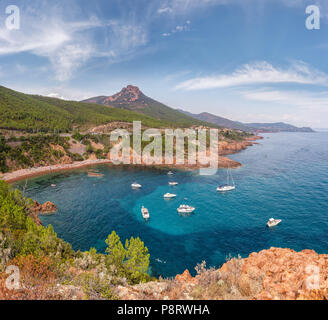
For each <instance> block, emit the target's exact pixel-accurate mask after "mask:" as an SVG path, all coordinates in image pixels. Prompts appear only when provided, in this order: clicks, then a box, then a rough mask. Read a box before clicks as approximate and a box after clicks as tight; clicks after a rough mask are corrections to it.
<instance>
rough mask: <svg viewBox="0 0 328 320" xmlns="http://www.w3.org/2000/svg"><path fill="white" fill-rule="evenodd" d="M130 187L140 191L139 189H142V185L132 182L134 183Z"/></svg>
mask: <svg viewBox="0 0 328 320" xmlns="http://www.w3.org/2000/svg"><path fill="white" fill-rule="evenodd" d="M131 187H132V188H133V189H140V188H142V185H141V184H139V183H136V182H134V183H132V184H131Z"/></svg>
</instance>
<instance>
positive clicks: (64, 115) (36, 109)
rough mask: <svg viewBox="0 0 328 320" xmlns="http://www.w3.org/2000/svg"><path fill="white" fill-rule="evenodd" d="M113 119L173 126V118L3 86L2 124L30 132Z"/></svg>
mask: <svg viewBox="0 0 328 320" xmlns="http://www.w3.org/2000/svg"><path fill="white" fill-rule="evenodd" d="M113 121H122V122H133V121H142V123H143V125H145V126H147V127H158V128H159V127H172V126H174V125H175V123H174V122H172V121H160V120H158V119H155V118H152V117H150V116H147V115H142V114H140V113H137V112H132V111H128V110H122V109H116V108H111V107H107V106H106V107H105V106H101V105H96V104H92V103H82V102H75V101H64V100H60V99H55V98H47V97H42V96H35V95H27V94H23V93H20V92H17V91H13V90H10V89H7V88H5V87H2V86H0V128H5V129H10V130H23V131H26V132H30V133H32V132H57V133H58V132H71V131H72V130H73V129H74V128H79V129H80V131H81V130H83V129H86V128H89V127H92V126H98V125H102V124H106V123H109V122H113Z"/></svg>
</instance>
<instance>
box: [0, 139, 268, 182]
mask: <svg viewBox="0 0 328 320" xmlns="http://www.w3.org/2000/svg"><path fill="white" fill-rule="evenodd" d="M259 139H263V137H261V136H254V137H250V138H246V139H245V140H244V141H236V142H230V143H228V142H226V141H222V142H220V143H219V165H218V168H238V167H240V166H242V164H241V163H240V162H237V161H234V160H231V159H230V158H228V157H226V156H227V155H229V154H234V153H238V152H240V151H243V150H245V149H247V148H248V147H250V146H253V145H254V144H257V142H255V141H256V140H259ZM163 162H164V160H163ZM131 163H132V162H131ZM99 164H107V165H113V166H114V165H115V164H113V161H112V160H111V159H94V158H91V159H89V160H84V161H75V162H71V163H60V164H55V165H49V166H44V167H37V168H28V169H21V170H17V171H14V172H9V173H5V174H3V175H2V176H0V179H1V180H4V181H6V182H7V183H14V182H17V181H21V180H24V179H28V178H32V177H36V176H41V175H47V174H51V173H54V172H59V171H66V170H74V169H80V168H84V167H89V166H94V165H99ZM115 166H116V165H115ZM128 166H136V167H146V166H147V167H155V168H161V169H178V170H197V169H200V168H204V167H205V168H206V166H202V165H200V164H199V163H196V164H194V165H189V164H187V163H185V164H173V165H167V164H163V165H150V166H149V165H147V164H144V163H142V164H140V165H133V164H130V165H128Z"/></svg>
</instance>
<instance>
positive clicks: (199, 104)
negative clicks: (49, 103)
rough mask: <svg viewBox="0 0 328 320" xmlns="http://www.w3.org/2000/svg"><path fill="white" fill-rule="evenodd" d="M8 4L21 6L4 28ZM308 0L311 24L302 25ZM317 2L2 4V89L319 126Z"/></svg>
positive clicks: (322, 92) (325, 87) (326, 37)
mask: <svg viewBox="0 0 328 320" xmlns="http://www.w3.org/2000/svg"><path fill="white" fill-rule="evenodd" d="M8 5H16V6H17V7H18V8H19V10H20V28H19V29H17V30H16V29H14V30H9V29H8V27H7V24H6V19H7V17H8V16H9V15H8V14H6V8H7V6H8ZM308 5H316V6H318V7H319V9H320V29H314V30H308V29H307V28H306V24H305V22H306V19H307V18H308V16H309V14H306V8H307V6H308ZM327 56H328V1H326V0H151V1H150V0H95V1H87V0H65V1H63V0H61V1H58V0H51V1H46V0H43V1H41V0H24V1H19V0H0V85H3V86H5V87H9V88H12V89H14V90H18V91H21V92H25V93H33V94H41V95H46V96H51V97H58V98H63V99H70V100H83V99H86V98H90V97H93V96H98V95H112V94H114V93H116V92H118V91H120V90H121V89H122V88H123V87H125V86H127V85H129V84H132V85H136V86H138V87H139V88H140V89H141V90H142V91H143V92H144V93H145V94H146V95H147V96H150V97H151V98H153V99H156V100H158V101H160V102H163V103H165V104H167V105H169V106H171V107H173V108H181V109H184V110H187V111H190V112H193V113H200V112H210V113H213V114H216V115H219V116H223V117H227V118H229V119H232V120H237V121H242V122H278V121H279V122H280V121H283V122H287V123H290V124H293V125H297V126H311V127H314V128H328V64H327V61H328V59H327Z"/></svg>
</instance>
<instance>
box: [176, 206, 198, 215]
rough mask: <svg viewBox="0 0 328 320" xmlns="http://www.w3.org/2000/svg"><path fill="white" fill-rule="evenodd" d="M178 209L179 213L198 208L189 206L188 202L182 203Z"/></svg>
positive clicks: (191, 211) (190, 211)
mask: <svg viewBox="0 0 328 320" xmlns="http://www.w3.org/2000/svg"><path fill="white" fill-rule="evenodd" d="M177 210H178V212H179V213H193V212H194V211H195V210H196V208H194V207H191V206H188V205H186V204H182V205H180V207H179V208H178V209H177Z"/></svg>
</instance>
